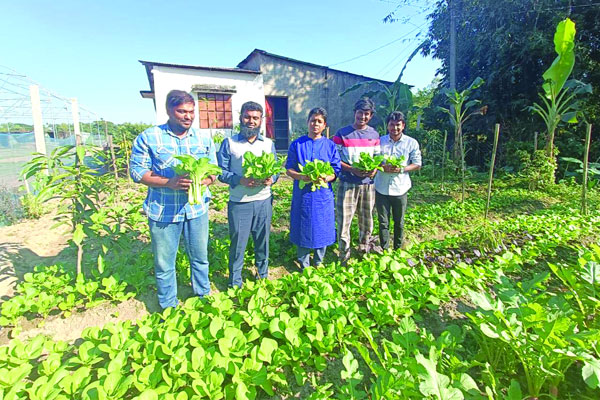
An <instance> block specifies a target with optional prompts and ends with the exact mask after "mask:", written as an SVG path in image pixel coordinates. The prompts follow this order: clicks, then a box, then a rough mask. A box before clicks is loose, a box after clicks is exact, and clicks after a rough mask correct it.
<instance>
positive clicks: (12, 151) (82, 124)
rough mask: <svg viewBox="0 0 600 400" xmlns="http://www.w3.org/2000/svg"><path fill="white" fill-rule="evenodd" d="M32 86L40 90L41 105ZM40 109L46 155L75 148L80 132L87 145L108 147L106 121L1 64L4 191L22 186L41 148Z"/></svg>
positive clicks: (0, 185) (0, 130) (1, 178)
mask: <svg viewBox="0 0 600 400" xmlns="http://www.w3.org/2000/svg"><path fill="white" fill-rule="evenodd" d="M32 86H34V87H35V90H36V91H39V105H37V106H36V96H34V95H33V91H34V90H33V89H32ZM32 99H33V100H32ZM36 107H37V108H38V109H39V111H40V112H39V114H41V119H42V126H43V128H42V129H43V139H39V140H43V142H44V144H45V147H46V154H50V152H52V150H54V149H55V148H57V147H59V146H65V145H75V142H76V140H75V133H76V132H80V135H81V139H82V142H83V143H84V144H87V145H93V146H98V147H104V146H106V144H107V137H106V135H105V129H104V126H103V123H102V119H101V118H99V116H98V115H97V114H96V113H94V112H93V111H91V110H88V109H87V108H85V107H82V106H81V105H78V103H77V101H76V100H74V99H68V98H65V97H62V96H59V95H57V94H55V93H53V92H51V91H50V90H48V89H46V88H44V87H42V86H41V85H39V84H37V83H36V82H34V81H33V80H31V79H30V78H28V77H27V76H26V75H23V74H20V73H18V72H17V71H14V70H12V69H10V68H8V67H4V66H1V65H0V188H8V189H15V188H17V187H18V186H20V185H21V182H20V181H19V173H20V171H21V169H22V168H23V165H24V164H25V163H27V162H28V161H29V160H31V158H32V157H33V154H34V153H36V152H37V150H36V149H38V148H40V147H39V146H40V143H39V142H38V146H36V135H35V133H34V120H35V115H36V114H35V112H34V109H35V108H36ZM75 124H77V126H75Z"/></svg>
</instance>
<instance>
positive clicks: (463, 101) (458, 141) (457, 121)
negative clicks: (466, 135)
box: [438, 77, 487, 202]
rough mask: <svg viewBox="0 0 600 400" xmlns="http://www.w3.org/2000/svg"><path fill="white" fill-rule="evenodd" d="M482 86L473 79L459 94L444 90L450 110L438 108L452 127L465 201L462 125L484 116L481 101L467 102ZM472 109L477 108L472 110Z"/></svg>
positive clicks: (485, 108) (484, 109) (477, 80)
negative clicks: (447, 117) (476, 116)
mask: <svg viewBox="0 0 600 400" xmlns="http://www.w3.org/2000/svg"><path fill="white" fill-rule="evenodd" d="M483 84H484V81H483V79H481V78H480V77H477V78H475V80H474V81H473V83H471V84H470V85H469V87H468V88H466V89H465V90H463V91H461V92H459V91H457V90H454V89H452V90H451V89H444V90H442V93H443V94H444V95H445V96H446V97H447V98H448V102H449V103H450V105H451V107H450V108H445V107H438V110H440V111H443V112H445V113H446V114H448V115H449V116H450V122H451V123H452V125H453V126H454V159H455V160H459V161H460V166H461V181H462V200H461V201H463V202H464V201H465V168H466V166H465V146H464V140H463V131H462V127H463V124H464V123H465V122H466V121H467V120H468V119H469V118H471V117H472V116H473V115H484V114H485V113H486V112H487V106H481V100H469V97H470V96H471V94H472V93H473V91H474V90H475V89H477V88H479V87H481V85H483ZM474 107H477V108H475V109H473V108H474Z"/></svg>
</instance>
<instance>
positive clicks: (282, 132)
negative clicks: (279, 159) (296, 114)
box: [265, 96, 290, 151]
mask: <svg viewBox="0 0 600 400" xmlns="http://www.w3.org/2000/svg"><path fill="white" fill-rule="evenodd" d="M265 102H266V104H265V106H266V131H267V137H270V138H271V139H273V141H274V142H275V150H277V151H286V150H287V148H288V140H289V126H290V121H289V117H288V99H287V97H280V96H266V97H265Z"/></svg>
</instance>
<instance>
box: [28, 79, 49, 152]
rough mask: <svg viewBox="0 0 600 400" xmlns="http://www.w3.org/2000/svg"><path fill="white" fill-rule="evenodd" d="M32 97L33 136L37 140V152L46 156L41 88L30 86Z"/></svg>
mask: <svg viewBox="0 0 600 400" xmlns="http://www.w3.org/2000/svg"><path fill="white" fill-rule="evenodd" d="M29 95H30V96H31V112H32V115H33V135H34V138H35V151H37V152H38V153H42V154H44V155H45V154H46V139H45V138H44V123H43V121H42V107H41V104H40V88H39V87H38V86H37V85H31V86H29Z"/></svg>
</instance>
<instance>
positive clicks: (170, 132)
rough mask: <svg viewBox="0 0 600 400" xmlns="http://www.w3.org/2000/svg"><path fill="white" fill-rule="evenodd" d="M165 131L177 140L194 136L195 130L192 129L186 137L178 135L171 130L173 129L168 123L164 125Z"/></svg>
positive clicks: (187, 132)
mask: <svg viewBox="0 0 600 400" xmlns="http://www.w3.org/2000/svg"><path fill="white" fill-rule="evenodd" d="M163 127H164V128H163V130H164V131H165V132H166V133H167V134H168V135H169V136H173V137H174V138H177V139H184V138H186V137H188V136H194V129H193V128H192V127H190V128H189V129H188V130H187V131H186V132H185V135H181V136H180V135H176V134H175V132H173V131H172V130H171V127H170V126H169V123H168V122H167V123H166V124H164V125H163Z"/></svg>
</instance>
